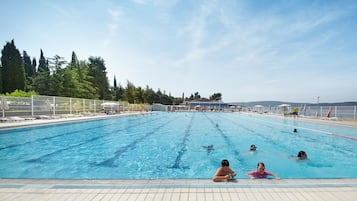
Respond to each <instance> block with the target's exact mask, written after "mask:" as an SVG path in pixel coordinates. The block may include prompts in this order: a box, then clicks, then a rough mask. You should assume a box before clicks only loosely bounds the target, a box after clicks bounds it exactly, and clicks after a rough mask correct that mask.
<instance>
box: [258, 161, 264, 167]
mask: <svg viewBox="0 0 357 201" xmlns="http://www.w3.org/2000/svg"><path fill="white" fill-rule="evenodd" d="M260 164H261V165H262V166H263V167H265V165H264V163H263V162H259V163H258V164H257V168H258V167H259V165H260Z"/></svg>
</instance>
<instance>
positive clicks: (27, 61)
mask: <svg viewBox="0 0 357 201" xmlns="http://www.w3.org/2000/svg"><path fill="white" fill-rule="evenodd" d="M23 58H24V66H25V73H26V76H27V77H33V76H34V75H35V73H36V72H35V71H34V69H33V66H32V62H31V58H30V56H29V55H28V54H27V52H26V51H23Z"/></svg>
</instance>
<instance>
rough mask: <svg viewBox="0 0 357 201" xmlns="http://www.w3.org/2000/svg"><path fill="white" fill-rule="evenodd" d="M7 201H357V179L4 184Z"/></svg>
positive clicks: (1, 190)
mask: <svg viewBox="0 0 357 201" xmlns="http://www.w3.org/2000/svg"><path fill="white" fill-rule="evenodd" d="M121 115H127V114H121ZM108 117H114V116H113V115H108V116H89V117H70V118H61V119H46V120H25V121H14V122H5V123H0V129H7V128H13V127H23V126H34V125H39V124H52V123H60V122H65V121H78V120H88V119H91V118H108ZM288 118H290V117H288ZM299 120H307V121H317V122H321V123H329V124H335V125H345V126H346V125H347V126H352V127H357V122H356V121H335V120H319V119H312V120H311V119H307V118H299ZM2 200H9V201H12V200H36V201H39V200H102V201H107V200H123V201H124V200H125V201H140V200H160V201H161V200H162V201H175V200H212V201H220V200H222V201H223V200H224V201H230V200H232V201H233V200H234V201H236V200H257V201H260V200H264V201H268V200H269V201H270V200H284V201H295V200H296V201H297V200H298V201H304V200H307V201H309V200H326V201H330V200H331V201H334V200H343V201H349V200H351V201H352V200H353V201H355V200H357V179H353V178H347V179H281V180H274V179H257V180H251V179H238V180H237V181H235V182H221V183H214V182H213V181H212V180H210V179H154V180H47V179H0V201H2Z"/></svg>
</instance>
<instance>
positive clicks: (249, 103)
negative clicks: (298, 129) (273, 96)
mask: <svg viewBox="0 0 357 201" xmlns="http://www.w3.org/2000/svg"><path fill="white" fill-rule="evenodd" d="M229 104H235V105H241V106H246V107H253V106H255V105H263V106H265V107H269V106H278V105H281V104H289V105H291V106H297V107H299V106H301V105H305V104H306V105H307V106H316V105H317V103H294V102H282V101H252V102H231V103H229ZM318 105H319V106H357V102H340V103H319V104H318Z"/></svg>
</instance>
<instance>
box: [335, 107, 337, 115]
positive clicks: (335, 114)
mask: <svg viewBox="0 0 357 201" xmlns="http://www.w3.org/2000/svg"><path fill="white" fill-rule="evenodd" d="M335 118H337V105H335Z"/></svg>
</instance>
